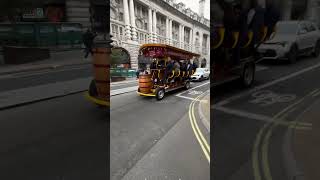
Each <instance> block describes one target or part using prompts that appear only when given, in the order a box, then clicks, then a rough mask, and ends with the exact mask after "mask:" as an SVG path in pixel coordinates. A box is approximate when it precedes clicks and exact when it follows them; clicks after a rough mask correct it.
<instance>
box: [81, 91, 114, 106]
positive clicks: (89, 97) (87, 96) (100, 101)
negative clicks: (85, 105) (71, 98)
mask: <svg viewBox="0 0 320 180" xmlns="http://www.w3.org/2000/svg"><path fill="white" fill-rule="evenodd" d="M85 97H86V98H87V99H88V100H89V101H91V102H93V103H94V104H98V105H100V106H106V107H110V102H108V101H105V100H101V99H99V98H97V97H93V96H90V94H89V92H88V91H87V92H85Z"/></svg>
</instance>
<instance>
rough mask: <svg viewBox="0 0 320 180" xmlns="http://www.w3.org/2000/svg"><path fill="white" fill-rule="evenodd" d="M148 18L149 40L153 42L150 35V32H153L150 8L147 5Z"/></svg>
mask: <svg viewBox="0 0 320 180" xmlns="http://www.w3.org/2000/svg"><path fill="white" fill-rule="evenodd" d="M148 18H149V22H148V23H149V24H148V25H149V27H148V31H149V42H150V43H153V36H152V33H153V30H152V23H153V22H152V9H151V8H150V7H149V10H148Z"/></svg>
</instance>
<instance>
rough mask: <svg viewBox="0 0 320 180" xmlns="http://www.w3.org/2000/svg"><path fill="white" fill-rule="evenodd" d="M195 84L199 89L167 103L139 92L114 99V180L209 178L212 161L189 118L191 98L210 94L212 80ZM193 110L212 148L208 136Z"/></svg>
mask: <svg viewBox="0 0 320 180" xmlns="http://www.w3.org/2000/svg"><path fill="white" fill-rule="evenodd" d="M136 85H137V84H136V83H129V84H128V85H127V86H136ZM192 86H193V87H196V86H200V87H198V88H195V89H192V90H190V91H176V92H173V93H169V94H168V95H167V96H166V97H165V99H163V100H162V101H157V100H156V99H155V98H152V97H141V96H138V95H137V93H136V92H128V93H125V94H121V95H117V96H113V97H111V115H110V117H111V121H110V158H111V159H110V163H111V171H110V173H111V180H120V179H123V180H141V179H148V180H153V179H154V180H156V179H172V180H174V179H177V180H178V179H184V180H194V179H199V180H200V179H201V180H207V179H210V164H209V161H208V159H207V158H206V155H205V153H204V151H203V149H202V148H201V146H200V143H199V142H198V141H197V138H196V136H195V134H194V131H193V129H192V126H191V122H190V119H189V105H190V103H191V102H192V100H190V98H196V97H197V96H199V95H200V94H201V93H204V92H206V91H207V90H209V81H204V82H202V83H194V84H192ZM115 89H117V87H115V88H114V89H113V86H111V90H115ZM179 95H180V96H179ZM178 96H179V97H178ZM195 106H197V104H196V105H195ZM195 109H197V108H195ZM194 112H195V116H196V121H197V124H198V125H199V129H200V131H201V132H202V135H203V136H204V138H205V139H206V142H208V144H209V142H210V135H209V132H208V131H207V130H206V128H205V127H204V125H203V123H202V122H201V121H199V119H200V118H199V114H198V112H197V110H195V111H194ZM209 155H210V153H209ZM209 159H210V158H209Z"/></svg>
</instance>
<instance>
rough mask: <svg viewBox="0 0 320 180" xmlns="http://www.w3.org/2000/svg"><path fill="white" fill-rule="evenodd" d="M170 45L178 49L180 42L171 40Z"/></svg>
mask: <svg viewBox="0 0 320 180" xmlns="http://www.w3.org/2000/svg"><path fill="white" fill-rule="evenodd" d="M172 45H173V46H174V47H177V48H180V42H179V41H178V40H175V39H172Z"/></svg>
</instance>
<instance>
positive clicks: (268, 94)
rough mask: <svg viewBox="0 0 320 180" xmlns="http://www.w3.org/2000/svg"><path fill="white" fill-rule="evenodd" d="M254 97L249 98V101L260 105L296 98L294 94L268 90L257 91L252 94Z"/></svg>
mask: <svg viewBox="0 0 320 180" xmlns="http://www.w3.org/2000/svg"><path fill="white" fill-rule="evenodd" d="M252 97H254V98H255V99H253V100H250V101H249V102H250V103H253V104H258V105H261V106H269V105H272V104H275V103H285V102H290V101H293V100H295V99H296V95H294V94H278V93H275V92H272V91H270V90H263V91H257V92H255V93H253V94H252Z"/></svg>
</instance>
